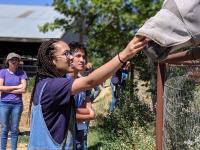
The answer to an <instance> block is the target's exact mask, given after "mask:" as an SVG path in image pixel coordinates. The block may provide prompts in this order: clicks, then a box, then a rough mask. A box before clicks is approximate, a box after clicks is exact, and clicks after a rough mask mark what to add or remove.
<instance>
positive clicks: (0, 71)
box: [0, 69, 5, 79]
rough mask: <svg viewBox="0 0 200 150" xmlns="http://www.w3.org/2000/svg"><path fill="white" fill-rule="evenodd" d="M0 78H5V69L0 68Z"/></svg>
mask: <svg viewBox="0 0 200 150" xmlns="http://www.w3.org/2000/svg"><path fill="white" fill-rule="evenodd" d="M0 78H1V79H4V78H5V69H1V70H0Z"/></svg>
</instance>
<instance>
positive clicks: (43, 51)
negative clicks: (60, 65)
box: [29, 39, 63, 115]
mask: <svg viewBox="0 0 200 150" xmlns="http://www.w3.org/2000/svg"><path fill="white" fill-rule="evenodd" d="M59 41H61V40H58V39H51V40H49V41H45V42H43V43H42V44H41V45H40V47H39V50H38V54H37V65H38V70H37V73H36V77H35V83H34V87H33V91H32V94H31V99H30V105H29V115H30V112H31V106H32V102H33V96H34V93H35V89H36V85H37V83H38V82H39V80H41V79H44V78H47V77H50V78H54V77H62V76H63V74H61V73H60V72H59V71H58V69H57V68H56V66H55V65H54V64H53V61H52V60H53V57H54V53H55V52H56V47H55V43H57V42H59Z"/></svg>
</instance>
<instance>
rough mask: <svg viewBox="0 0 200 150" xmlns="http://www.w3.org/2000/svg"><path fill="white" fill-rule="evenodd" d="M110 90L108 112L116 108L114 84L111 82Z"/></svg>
mask: <svg viewBox="0 0 200 150" xmlns="http://www.w3.org/2000/svg"><path fill="white" fill-rule="evenodd" d="M111 90H112V101H111V103H110V107H109V112H110V113H111V112H113V111H114V109H115V108H116V104H117V98H116V92H117V91H116V86H115V85H113V84H112V83H111Z"/></svg>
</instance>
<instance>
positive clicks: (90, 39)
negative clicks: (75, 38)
mask: <svg viewBox="0 0 200 150" xmlns="http://www.w3.org/2000/svg"><path fill="white" fill-rule="evenodd" d="M162 1H163V0H54V3H53V6H54V8H55V10H57V11H59V12H60V13H61V14H63V15H64V16H65V18H62V19H58V18H57V19H55V21H54V22H50V23H46V24H44V25H43V26H40V29H41V31H43V32H46V31H48V30H54V29H56V28H61V29H63V30H65V31H70V32H73V33H79V34H80V38H79V40H80V42H83V37H87V40H86V43H85V44H86V45H87V49H88V52H89V55H90V56H92V57H91V58H95V59H96V60H97V61H96V63H100V64H101V63H102V62H104V61H105V60H106V59H110V58H111V56H113V55H114V54H116V53H117V52H118V51H119V50H121V49H123V48H124V47H125V45H126V44H127V42H128V41H129V40H130V39H131V38H132V37H133V36H134V34H135V32H136V31H137V29H138V28H139V27H140V26H141V25H142V24H143V23H144V22H145V20H146V19H147V18H149V17H151V16H153V15H154V14H155V12H156V11H157V10H158V9H159V8H160V6H161V4H162ZM143 58H144V57H143V55H140V57H138V59H136V61H137V62H138V64H144V65H145V63H141V62H146V61H144V60H143ZM92 61H93V62H94V63H95V60H94V59H92Z"/></svg>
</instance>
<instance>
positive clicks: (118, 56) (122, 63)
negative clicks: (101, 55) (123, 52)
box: [117, 53, 125, 64]
mask: <svg viewBox="0 0 200 150" xmlns="http://www.w3.org/2000/svg"><path fill="white" fill-rule="evenodd" d="M117 56H118V59H119V61H120V63H122V64H124V63H125V62H123V61H122V60H121V59H120V57H119V53H118V54H117Z"/></svg>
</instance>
